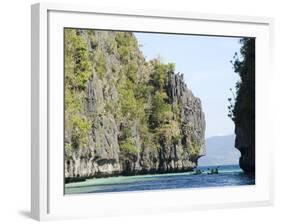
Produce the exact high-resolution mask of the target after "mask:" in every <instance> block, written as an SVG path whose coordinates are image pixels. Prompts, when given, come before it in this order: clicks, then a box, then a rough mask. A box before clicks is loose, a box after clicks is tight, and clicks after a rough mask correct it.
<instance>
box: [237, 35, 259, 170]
mask: <svg viewBox="0 0 281 224" xmlns="http://www.w3.org/2000/svg"><path fill="white" fill-rule="evenodd" d="M241 42H242V47H241V54H242V56H243V60H242V61H240V60H238V59H237V60H236V62H235V63H234V68H235V72H237V73H239V75H240V77H241V82H239V83H238V85H237V97H236V102H235V106H234V112H233V114H234V119H233V120H234V123H235V134H236V138H235V147H236V148H237V149H238V150H239V151H240V152H241V157H240V160H239V164H240V167H241V168H242V169H243V170H244V171H245V172H255V39H254V38H244V39H242V41H241Z"/></svg>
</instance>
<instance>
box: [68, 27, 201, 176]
mask: <svg viewBox="0 0 281 224" xmlns="http://www.w3.org/2000/svg"><path fill="white" fill-rule="evenodd" d="M204 135H205V118H204V113H203V111H202V106H201V102H200V99H198V98H196V97H195V96H194V95H193V94H192V92H191V90H190V89H189V88H188V87H187V85H186V84H185V83H184V79H183V74H178V73H175V72H174V65H173V64H163V63H161V62H160V61H159V60H152V61H146V60H145V58H144V57H143V55H142V53H141V51H140V50H139V47H138V43H137V40H136V38H135V37H134V35H133V34H132V33H129V32H112V31H94V30H76V29H66V30H65V177H66V181H70V180H74V179H75V178H86V177H104V176H114V175H134V174H146V173H164V172H182V171H189V170H192V169H193V168H194V167H196V165H197V160H198V158H199V157H200V156H202V155H204V153H205V148H204V144H205V142H204Z"/></svg>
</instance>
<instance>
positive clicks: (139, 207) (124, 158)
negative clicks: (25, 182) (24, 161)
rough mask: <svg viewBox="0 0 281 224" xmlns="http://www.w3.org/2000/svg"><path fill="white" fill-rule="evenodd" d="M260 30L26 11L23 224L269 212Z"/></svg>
mask: <svg viewBox="0 0 281 224" xmlns="http://www.w3.org/2000/svg"><path fill="white" fill-rule="evenodd" d="M272 26H273V20H272V19H270V18H258V17H245V16H230V15H213V14H200V13H187V12H163V11H144V10H129V11H128V10H125V9H96V8H95V7H93V8H91V7H83V6H73V5H57V4H48V3H44V4H41V3H40V4H35V5H33V6H32V172H31V175H32V189H31V191H32V199H31V202H32V203H31V204H32V206H31V211H32V217H33V218H35V219H38V220H46V219H54V218H76V217H89V216H90V217H98V216H110V215H126V214H128V213H130V214H135V213H152V212H168V211H171V212H176V211H185V210H188V209H204V208H221V207H242V206H257V205H269V204H271V203H272V201H273V191H272V181H273V176H272V173H273V169H272V162H273V160H272V141H270V139H271V136H270V133H269V132H268V131H266V130H267V128H266V127H267V126H268V125H269V123H270V122H271V121H270V120H271V117H270V107H269V103H268V97H269V95H268V94H267V92H269V91H270V86H271V77H272V76H273V74H272V72H271V67H272V66H271V64H270V63H271V61H272V55H271V49H272V45H273V43H272V29H273V28H272ZM179 198H180V200H179Z"/></svg>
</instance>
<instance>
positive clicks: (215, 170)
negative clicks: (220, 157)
mask: <svg viewBox="0 0 281 224" xmlns="http://www.w3.org/2000/svg"><path fill="white" fill-rule="evenodd" d="M208 170H209V169H208ZM218 173H219V169H218V167H217V168H215V169H211V170H210V172H208V174H218Z"/></svg>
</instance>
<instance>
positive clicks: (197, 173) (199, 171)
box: [193, 170, 202, 175]
mask: <svg viewBox="0 0 281 224" xmlns="http://www.w3.org/2000/svg"><path fill="white" fill-rule="evenodd" d="M199 174H202V171H201V170H195V172H194V173H193V175H199Z"/></svg>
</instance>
